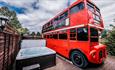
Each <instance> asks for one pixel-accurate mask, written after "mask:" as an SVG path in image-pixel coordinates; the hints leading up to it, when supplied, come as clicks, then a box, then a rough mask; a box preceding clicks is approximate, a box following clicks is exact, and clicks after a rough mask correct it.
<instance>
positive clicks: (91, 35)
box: [90, 28, 98, 42]
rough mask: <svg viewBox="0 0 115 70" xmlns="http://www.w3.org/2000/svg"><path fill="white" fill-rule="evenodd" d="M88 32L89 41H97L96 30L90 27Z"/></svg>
mask: <svg viewBox="0 0 115 70" xmlns="http://www.w3.org/2000/svg"><path fill="white" fill-rule="evenodd" d="M90 33H91V34H90V37H91V42H98V30H97V29H94V28H90Z"/></svg>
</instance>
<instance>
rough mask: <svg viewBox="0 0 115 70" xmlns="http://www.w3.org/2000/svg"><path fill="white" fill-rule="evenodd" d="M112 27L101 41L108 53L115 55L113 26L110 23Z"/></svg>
mask: <svg viewBox="0 0 115 70" xmlns="http://www.w3.org/2000/svg"><path fill="white" fill-rule="evenodd" d="M112 27H113V28H112V30H111V31H109V32H108V35H107V37H106V38H105V39H104V40H103V42H102V43H103V44H105V45H106V46H107V50H108V53H109V54H111V55H114V56H115V26H113V25H112Z"/></svg>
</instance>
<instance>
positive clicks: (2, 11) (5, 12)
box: [0, 7, 29, 34]
mask: <svg viewBox="0 0 115 70" xmlns="http://www.w3.org/2000/svg"><path fill="white" fill-rule="evenodd" d="M0 15H2V16H6V17H8V18H9V20H10V25H11V26H12V27H14V28H15V29H16V30H17V31H18V32H19V33H20V34H25V33H27V32H29V30H28V29H27V28H23V27H22V25H21V24H20V22H19V20H18V18H17V15H16V12H15V11H11V10H9V9H8V8H7V7H1V8H0Z"/></svg>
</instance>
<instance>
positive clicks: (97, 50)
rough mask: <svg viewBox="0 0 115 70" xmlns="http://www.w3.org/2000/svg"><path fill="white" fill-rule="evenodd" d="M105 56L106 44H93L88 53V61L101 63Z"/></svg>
mask: <svg viewBox="0 0 115 70" xmlns="http://www.w3.org/2000/svg"><path fill="white" fill-rule="evenodd" d="M106 56H107V52H106V46H105V45H102V44H100V45H97V46H94V48H93V50H92V51H91V52H90V54H89V62H91V63H95V64H101V63H102V62H103V61H104V60H105V58H106Z"/></svg>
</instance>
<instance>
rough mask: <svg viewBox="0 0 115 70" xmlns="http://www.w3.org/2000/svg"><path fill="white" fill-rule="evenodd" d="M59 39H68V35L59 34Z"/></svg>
mask: <svg viewBox="0 0 115 70" xmlns="http://www.w3.org/2000/svg"><path fill="white" fill-rule="evenodd" d="M59 39H65V40H66V39H67V33H61V34H59Z"/></svg>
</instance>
